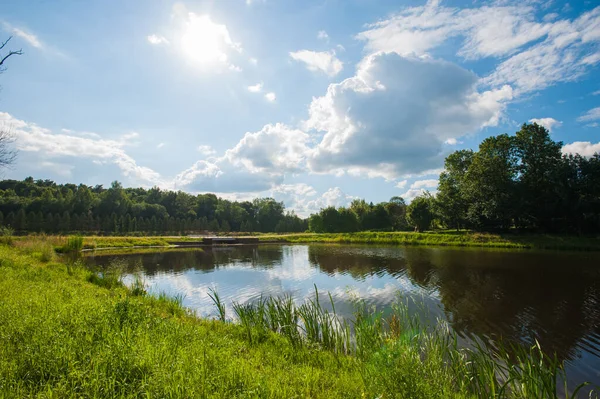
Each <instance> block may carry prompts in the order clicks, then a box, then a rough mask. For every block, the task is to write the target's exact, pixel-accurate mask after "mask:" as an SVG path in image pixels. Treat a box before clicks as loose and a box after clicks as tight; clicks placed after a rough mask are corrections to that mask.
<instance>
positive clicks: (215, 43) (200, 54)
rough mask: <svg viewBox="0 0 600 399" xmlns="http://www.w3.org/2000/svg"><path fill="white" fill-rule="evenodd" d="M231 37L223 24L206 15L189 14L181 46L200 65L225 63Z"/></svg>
mask: <svg viewBox="0 0 600 399" xmlns="http://www.w3.org/2000/svg"><path fill="white" fill-rule="evenodd" d="M231 44H232V43H231V39H230V38H229V33H228V32H227V28H226V27H225V25H219V24H215V23H214V22H212V21H211V20H210V17H209V16H208V15H196V14H194V13H190V14H189V20H188V21H187V22H186V25H185V30H184V33H183V36H182V37H181V46H182V48H183V52H184V53H185V55H186V56H187V57H188V58H189V59H190V60H191V61H193V62H195V63H198V64H200V65H209V64H216V63H226V62H227V54H226V53H225V51H226V49H227V47H228V46H231Z"/></svg>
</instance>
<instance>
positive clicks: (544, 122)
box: [529, 118, 562, 132]
mask: <svg viewBox="0 0 600 399" xmlns="http://www.w3.org/2000/svg"><path fill="white" fill-rule="evenodd" d="M529 122H530V123H537V124H538V125H540V126H543V127H545V128H546V129H548V131H549V132H551V131H552V129H553V128H554V127H560V126H561V125H562V122H561V121H557V120H556V119H554V118H533V119H530V120H529Z"/></svg>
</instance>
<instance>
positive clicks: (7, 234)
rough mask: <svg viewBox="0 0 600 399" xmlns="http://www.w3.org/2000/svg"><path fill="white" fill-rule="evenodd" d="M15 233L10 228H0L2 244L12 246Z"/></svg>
mask: <svg viewBox="0 0 600 399" xmlns="http://www.w3.org/2000/svg"><path fill="white" fill-rule="evenodd" d="M14 234H15V231H14V230H13V229H12V228H11V227H10V226H0V243H2V244H7V245H8V244H12V242H13V235H14Z"/></svg>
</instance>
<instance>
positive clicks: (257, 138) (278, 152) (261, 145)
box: [225, 123, 309, 174]
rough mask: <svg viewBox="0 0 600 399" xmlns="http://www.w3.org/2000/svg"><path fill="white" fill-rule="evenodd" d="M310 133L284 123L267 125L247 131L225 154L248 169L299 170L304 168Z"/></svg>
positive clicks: (232, 161)
mask: <svg viewBox="0 0 600 399" xmlns="http://www.w3.org/2000/svg"><path fill="white" fill-rule="evenodd" d="M308 141H309V136H308V134H306V133H305V132H302V131H300V130H297V129H291V128H289V127H288V126H285V125H283V124H279V123H278V124H275V125H266V126H265V127H263V128H262V130H260V131H259V132H256V133H246V135H245V136H244V137H243V138H242V139H241V140H240V141H239V143H238V144H237V145H236V146H235V147H233V148H232V149H230V150H227V152H226V154H225V156H226V157H227V159H228V160H229V162H231V163H232V164H239V163H241V164H243V165H244V166H245V167H246V168H247V169H248V170H249V171H251V172H268V173H274V174H281V173H298V172H300V171H302V170H304V169H305V167H304V164H305V161H306V155H307V153H308V151H309V148H308V146H307V143H308Z"/></svg>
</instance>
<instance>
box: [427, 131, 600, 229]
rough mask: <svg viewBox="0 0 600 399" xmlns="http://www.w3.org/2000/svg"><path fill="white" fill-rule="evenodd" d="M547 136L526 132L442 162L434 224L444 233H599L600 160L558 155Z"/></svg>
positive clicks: (491, 141)
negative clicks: (442, 227) (453, 230)
mask: <svg viewBox="0 0 600 399" xmlns="http://www.w3.org/2000/svg"><path fill="white" fill-rule="evenodd" d="M561 148H562V143H561V142H555V141H553V140H552V139H551V137H550V134H549V132H548V130H546V129H545V128H544V127H542V126H539V125H537V124H535V123H534V124H524V125H523V126H522V127H521V129H520V130H519V131H518V132H516V134H515V135H514V136H509V135H506V134H502V135H499V136H495V137H489V138H487V139H485V140H484V141H483V142H482V143H481V144H480V145H479V150H478V151H476V152H473V151H470V150H461V151H457V152H454V153H452V154H450V155H449V156H448V157H447V158H446V163H445V171H444V172H443V173H442V174H441V175H440V182H439V187H438V194H437V197H436V203H435V211H436V216H437V217H439V219H440V220H441V221H442V222H443V223H444V224H445V226H447V227H449V228H456V229H460V228H472V229H477V230H480V231H481V230H483V231H492V230H508V229H512V228H518V229H527V230H534V231H544V232H550V233H556V232H571V233H595V232H598V231H600V188H599V187H600V186H599V184H600V155H598V154H595V155H594V156H592V157H589V158H585V157H582V156H579V155H562V153H561Z"/></svg>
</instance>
